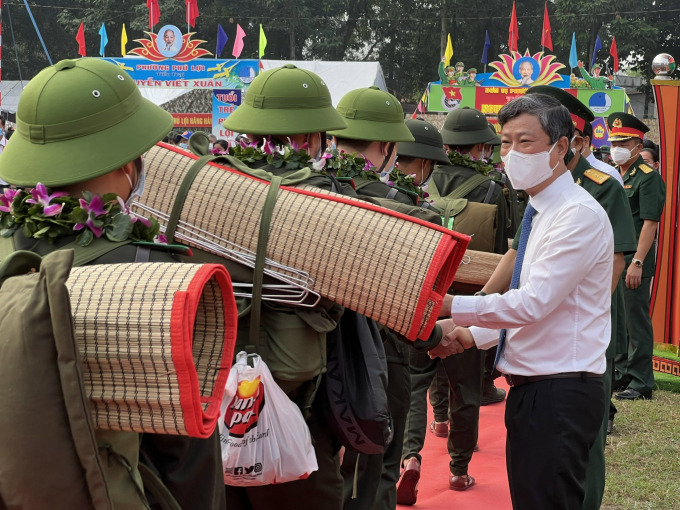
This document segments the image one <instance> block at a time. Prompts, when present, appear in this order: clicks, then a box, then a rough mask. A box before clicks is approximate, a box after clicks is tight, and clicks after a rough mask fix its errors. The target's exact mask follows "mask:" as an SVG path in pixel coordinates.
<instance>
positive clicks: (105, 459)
mask: <svg viewBox="0 0 680 510" xmlns="http://www.w3.org/2000/svg"><path fill="white" fill-rule="evenodd" d="M172 126H173V120H172V117H171V116H170V114H168V113H167V112H165V111H164V110H162V109H161V108H159V107H157V106H155V105H154V104H153V103H151V102H149V101H147V100H146V99H143V98H142V96H141V94H140V92H139V89H138V88H137V86H136V85H135V82H134V80H133V79H132V78H130V76H129V75H128V74H127V73H125V72H124V71H122V70H121V69H119V68H118V67H116V66H115V65H113V64H110V63H108V62H105V61H102V60H97V59H81V60H62V61H61V62H59V63H57V64H56V65H54V66H50V67H48V68H46V69H44V70H43V71H41V72H40V73H39V74H38V75H37V76H36V77H35V78H33V79H32V80H31V83H30V84H29V85H28V86H26V88H25V89H24V91H23V93H22V95H21V99H20V101H19V105H18V108H17V131H16V135H15V136H14V139H13V140H12V143H11V144H8V145H7V147H6V148H5V150H4V152H3V154H2V157H1V158H0V176H1V177H0V178H2V179H3V180H5V181H7V182H9V183H11V184H13V185H17V186H21V187H31V188H33V187H36V186H37V185H38V184H39V183H40V184H43V185H45V186H47V187H49V188H51V189H52V190H53V191H59V192H64V193H68V194H69V195H70V196H72V197H78V198H80V197H81V196H82V193H83V192H86V191H87V192H90V193H93V194H98V195H100V196H104V195H106V194H108V193H114V194H116V195H117V196H118V197H120V199H122V200H123V201H126V202H128V203H129V202H130V201H131V200H133V199H134V198H135V197H136V196H141V195H142V193H143V192H144V164H143V154H144V153H145V152H146V151H148V150H149V149H150V148H151V147H152V146H154V145H155V144H156V143H157V142H159V141H160V140H162V139H163V137H164V136H166V135H167V134H168V132H169V131H170V130H171V129H172ZM59 220H60V221H69V220H68V219H66V218H59ZM71 231H73V230H71ZM76 236H77V233H73V234H72V235H64V236H58V237H56V238H54V239H51V240H48V238H47V237H44V238H36V237H35V236H31V237H27V236H26V235H25V233H24V231H23V229H19V230H18V231H17V232H16V233H15V234H14V236H13V237H12V238H3V239H2V242H3V243H9V246H5V247H4V249H3V251H5V252H6V253H7V252H11V251H18V250H25V251H31V252H34V253H37V254H38V255H41V256H44V255H47V254H48V253H50V252H52V251H55V250H60V249H66V248H71V249H76V250H79V251H81V252H84V253H85V254H86V255H87V256H89V257H91V258H90V262H89V263H90V264H113V263H128V262H136V261H140V262H145V261H151V262H179V261H180V259H179V258H178V257H177V256H176V255H174V254H173V253H171V252H170V251H169V249H168V247H166V246H163V245H154V244H152V243H147V244H144V245H137V246H135V245H133V244H132V243H130V242H129V241H127V242H120V243H114V242H111V241H109V240H107V239H106V236H102V237H100V238H96V239H94V240H93V241H92V243H91V244H90V245H89V246H87V247H80V246H76V243H75V238H76ZM52 241H53V242H52ZM89 252H94V253H96V254H95V255H89ZM187 260H188V261H189V262H191V261H192V259H191V258H187ZM40 426H41V427H42V426H44V424H40ZM36 433H40V432H39V429H38V430H37V432H36ZM139 436H140V434H137V433H134V432H115V431H107V430H97V431H96V434H95V438H96V440H97V443H98V446H99V451H100V456H101V459H102V460H101V464H102V466H103V467H104V470H105V473H106V477H107V479H108V480H109V482H110V483H112V485H111V487H110V488H109V494H110V496H111V500H112V502H113V507H115V508H126V509H130V510H133V509H139V510H143V509H147V508H148V506H147V505H148V504H149V503H151V504H152V505H154V499H153V496H154V495H158V493H155V494H151V495H149V503H147V502H146V501H145V500H144V497H143V494H144V491H143V490H139V489H140V488H141V487H142V486H144V489H146V490H147V494H148V493H149V491H151V492H152V493H153V492H154V491H153V490H151V489H153V485H151V484H149V485H147V483H146V482H147V480H148V478H145V479H143V478H142V476H141V474H140V469H138V459H139V462H140V463H144V464H145V465H146V466H147V467H148V468H149V469H150V470H151V471H153V472H155V473H156V474H157V475H158V476H159V477H160V479H161V480H162V482H163V484H164V485H165V487H167V489H169V491H170V495H168V496H169V499H170V500H173V499H174V501H172V503H173V504H174V505H176V506H172V507H168V506H165V505H163V506H160V507H158V506H153V507H154V508H163V509H167V508H180V507H181V508H202V509H208V510H223V509H224V508H226V500H225V495H224V479H223V475H222V455H221V449H220V442H219V432H218V430H217V429H216V430H215V433H214V434H213V436H212V437H211V438H210V439H194V438H189V437H184V436H168V435H160V434H143V435H142V437H141V446H140V437H139ZM140 452H141V455H140ZM47 453H48V452H46V454H47ZM0 478H1V477H0ZM142 480H144V481H142ZM121 481H122V482H125V481H128V485H127V486H125V484H124V483H121ZM81 483H82V485H85V483H86V482H85V480H84V479H83V480H82V481H79V480H74V481H73V484H72V485H73V488H74V490H79V489H78V487H79V486H80V484H81ZM1 485H2V481H1V480H0V486H1ZM37 490H39V489H37ZM0 506H1V505H0ZM58 506H59V504H58V503H56V502H55V508H57V507H58Z"/></svg>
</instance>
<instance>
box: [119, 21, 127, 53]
mask: <svg viewBox="0 0 680 510" xmlns="http://www.w3.org/2000/svg"><path fill="white" fill-rule="evenodd" d="M126 44H127V32H126V31H125V23H123V33H122V34H121V35H120V53H121V54H122V55H123V56H125V55H126V53H127V52H126V51H125V45H126Z"/></svg>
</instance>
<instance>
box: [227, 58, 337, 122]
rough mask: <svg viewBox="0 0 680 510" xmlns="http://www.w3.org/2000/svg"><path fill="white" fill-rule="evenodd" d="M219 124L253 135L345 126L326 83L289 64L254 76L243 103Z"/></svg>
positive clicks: (309, 72)
mask: <svg viewBox="0 0 680 510" xmlns="http://www.w3.org/2000/svg"><path fill="white" fill-rule="evenodd" d="M222 125H223V126H224V127H225V128H226V129H230V130H232V131H236V132H237V133H245V134H253V135H305V134H309V133H321V132H324V131H331V130H333V129H344V128H345V127H347V126H346V124H345V122H344V121H343V120H342V118H341V117H340V115H338V113H337V112H336V111H335V108H333V103H332V101H331V93H330V91H329V90H328V86H327V85H326V83H325V82H324V81H323V80H322V79H321V78H320V77H319V76H317V75H316V74H314V73H313V72H311V71H307V70H306V69H299V68H297V67H295V66H294V65H293V64H286V65H285V66H283V67H277V68H276V69H270V70H269V71H265V72H264V73H262V74H260V75H259V76H258V77H257V78H255V79H254V80H253V82H252V83H251V84H250V87H249V88H248V92H247V93H246V97H245V99H244V100H243V103H242V104H241V105H240V106H239V107H238V108H236V110H235V111H234V113H232V114H231V115H230V116H229V117H227V120H225V121H224V123H223V124H222Z"/></svg>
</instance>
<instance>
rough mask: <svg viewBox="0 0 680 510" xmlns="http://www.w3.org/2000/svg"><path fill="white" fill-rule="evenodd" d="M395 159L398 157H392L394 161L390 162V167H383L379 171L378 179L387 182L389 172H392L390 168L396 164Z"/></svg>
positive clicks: (392, 168)
mask: <svg viewBox="0 0 680 510" xmlns="http://www.w3.org/2000/svg"><path fill="white" fill-rule="evenodd" d="M397 159H399V158H398V157H396V158H394V163H392V166H391V167H389V168H385V169H383V171H382V172H380V180H381V181H382V182H387V181H389V180H390V174H391V173H392V170H394V167H395V166H397Z"/></svg>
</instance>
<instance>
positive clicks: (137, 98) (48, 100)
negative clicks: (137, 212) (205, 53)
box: [0, 58, 174, 187]
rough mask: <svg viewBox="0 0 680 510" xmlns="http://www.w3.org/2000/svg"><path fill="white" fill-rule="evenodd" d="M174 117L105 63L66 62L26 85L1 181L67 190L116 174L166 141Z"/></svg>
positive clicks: (5, 153)
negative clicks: (72, 185)
mask: <svg viewBox="0 0 680 510" xmlns="http://www.w3.org/2000/svg"><path fill="white" fill-rule="evenodd" d="M173 124H174V122H173V119H172V115H170V114H169V113H167V112H166V111H165V110H163V109H161V108H159V107H158V106H156V105H154V104H153V103H151V102H150V101H147V100H146V99H144V98H143V97H142V95H141V94H140V92H139V89H138V88H137V85H136V84H135V82H134V80H133V79H132V78H130V76H129V75H128V74H127V73H126V72H125V71H123V70H122V69H120V68H119V67H118V66H116V65H114V64H111V63H109V62H106V61H104V60H98V59H94V58H92V59H81V60H62V61H61V62H59V63H57V64H56V65H54V66H50V67H48V68H46V69H43V70H42V71H41V72H40V73H38V75H37V76H36V77H35V78H33V79H32V80H31V81H30V83H29V84H28V85H27V86H26V88H25V89H24V91H23V93H22V94H21V98H20V99H19V105H18V107H17V130H16V133H15V134H14V136H13V137H12V140H11V141H10V142H9V143H8V144H7V146H6V147H5V150H4V151H3V153H2V156H1V157H0V178H1V179H2V180H4V181H7V182H9V183H10V184H15V185H17V186H35V185H36V184H38V183H39V182H40V183H42V184H44V185H46V186H52V187H54V186H66V185H69V184H74V183H77V182H82V181H87V180H89V179H94V178H95V177H100V176H102V175H104V174H107V173H109V172H112V171H114V170H116V169H118V168H120V167H122V166H123V165H125V164H127V163H129V162H131V161H134V160H135V159H137V158H138V157H139V156H141V155H142V154H144V153H145V152H146V151H148V150H149V149H150V148H151V147H153V146H154V145H155V144H156V143H158V142H159V141H160V140H162V139H163V137H164V136H165V135H167V134H168V133H169V132H170V130H172V126H173Z"/></svg>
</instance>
